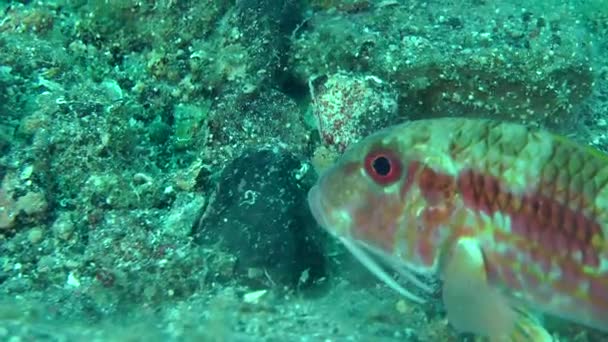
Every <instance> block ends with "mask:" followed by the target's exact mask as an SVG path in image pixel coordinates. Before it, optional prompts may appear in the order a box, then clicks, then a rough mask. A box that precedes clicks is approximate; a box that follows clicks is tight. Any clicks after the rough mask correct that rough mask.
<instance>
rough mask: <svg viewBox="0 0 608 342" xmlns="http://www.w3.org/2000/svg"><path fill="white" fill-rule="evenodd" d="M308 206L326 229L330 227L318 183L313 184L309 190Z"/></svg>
mask: <svg viewBox="0 0 608 342" xmlns="http://www.w3.org/2000/svg"><path fill="white" fill-rule="evenodd" d="M308 207H309V208H310V211H311V212H312V216H313V217H314V218H315V220H316V221H317V223H318V224H319V225H320V226H322V227H323V228H325V229H327V228H329V225H328V222H327V218H326V216H325V210H324V208H323V196H322V195H321V190H320V189H319V186H318V185H315V186H313V187H312V188H311V189H310V190H309V191H308Z"/></svg>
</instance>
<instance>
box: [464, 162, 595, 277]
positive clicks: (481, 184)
mask: <svg viewBox="0 0 608 342" xmlns="http://www.w3.org/2000/svg"><path fill="white" fill-rule="evenodd" d="M458 188H459V190H460V193H461V194H462V196H463V201H464V203H465V205H466V206H468V207H469V208H473V209H475V210H478V211H481V212H483V213H485V214H487V215H489V216H492V215H493V214H494V213H496V212H498V211H500V212H502V213H503V214H505V215H508V216H509V217H510V218H511V231H512V232H513V233H514V234H516V235H519V236H521V237H523V238H524V239H527V240H530V241H532V242H533V243H535V244H538V245H541V246H543V248H548V249H552V250H555V251H557V253H558V254H561V255H562V256H570V257H572V255H573V254H574V253H576V252H579V253H581V255H582V262H583V264H584V265H588V266H591V267H598V266H599V256H598V251H597V250H596V248H595V247H594V246H593V244H592V241H591V239H592V238H593V236H594V235H599V236H601V234H602V232H601V227H600V225H599V224H598V223H597V222H596V221H595V220H593V219H592V218H589V217H587V216H585V214H584V213H583V212H581V210H580V209H579V210H578V211H577V210H574V209H572V208H570V207H569V206H568V205H565V204H562V203H560V202H559V201H557V200H555V199H552V198H550V197H548V196H545V195H543V194H541V193H540V191H532V192H530V193H527V194H524V195H523V196H521V195H516V194H513V193H511V192H509V191H508V190H506V189H505V187H504V186H503V185H502V184H500V182H499V180H498V179H496V178H495V177H493V176H490V175H484V174H482V173H479V172H475V171H473V170H465V171H463V172H461V174H460V176H459V177H458ZM500 199H502V200H500Z"/></svg>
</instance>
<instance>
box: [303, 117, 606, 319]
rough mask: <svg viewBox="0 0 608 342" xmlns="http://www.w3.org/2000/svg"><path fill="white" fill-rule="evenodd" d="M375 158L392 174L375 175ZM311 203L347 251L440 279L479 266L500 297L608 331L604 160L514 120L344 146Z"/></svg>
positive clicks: (425, 129) (409, 128)
mask: <svg viewBox="0 0 608 342" xmlns="http://www.w3.org/2000/svg"><path fill="white" fill-rule="evenodd" d="M379 158H380V159H379ZM382 158H383V159H382ZM377 160H381V161H382V162H383V163H384V165H386V163H389V164H388V165H389V166H392V168H390V169H386V167H385V169H382V170H384V171H387V173H386V174H379V173H377V172H378V171H377V170H376V169H375V166H374V162H375V161H377ZM388 171H390V172H388ZM309 202H310V203H311V208H312V211H313V214H315V217H316V218H317V220H318V221H319V223H320V224H321V225H322V226H324V227H325V228H326V229H328V230H329V231H330V232H332V233H333V234H334V235H337V236H338V237H340V239H341V240H342V241H344V242H345V243H347V244H349V246H351V250H357V249H356V248H357V247H356V245H357V244H361V245H363V246H366V248H369V249H372V250H376V254H380V255H385V256H386V257H387V258H390V259H391V260H393V259H395V258H396V259H397V263H399V264H402V266H403V267H404V268H406V269H412V270H416V271H419V272H422V273H429V274H435V275H438V276H439V277H444V282H447V281H450V280H451V279H445V278H446V277H449V276H453V274H457V273H451V271H452V270H454V269H458V267H465V268H466V267H474V265H475V262H476V263H477V264H479V263H483V265H482V266H483V268H482V270H481V272H482V274H485V276H484V277H482V278H483V279H487V283H488V284H486V285H487V286H488V287H489V288H491V289H499V290H500V293H501V294H504V296H505V297H507V298H510V299H516V300H517V302H519V303H525V305H526V306H529V307H531V308H533V310H534V311H539V312H545V313H550V314H554V315H557V316H560V317H562V318H566V319H570V320H573V321H577V322H579V323H583V324H587V325H590V326H593V327H596V328H599V329H602V330H608V243H607V242H606V238H607V237H608V157H606V156H605V155H604V154H602V153H600V152H597V151H595V150H592V149H590V148H588V147H585V146H581V145H577V144H576V143H574V142H572V141H570V140H568V139H566V138H563V137H560V136H556V135H553V134H551V133H549V132H546V131H543V130H534V129H530V128H527V127H525V126H522V125H517V124H512V123H505V122H498V121H492V120H481V119H459V118H445V119H431V120H421V121H415V122H410V123H406V124H403V125H398V126H394V127H391V128H388V129H386V130H384V131H381V132H379V133H377V134H375V135H372V136H370V137H368V138H366V139H364V140H363V141H361V142H360V143H358V144H356V145H354V146H352V147H351V148H349V150H347V152H346V153H345V154H344V155H343V156H342V157H341V159H340V160H339V161H338V162H337V164H336V165H335V166H334V167H332V168H331V169H330V170H328V171H327V172H325V173H324V174H323V175H322V177H321V178H320V180H319V182H318V184H317V185H316V186H315V187H314V188H313V189H312V190H311V194H310V195H309ZM345 217H346V218H348V219H343V218H345ZM404 240H405V241H404ZM352 246H355V247H352ZM459 248H460V249H462V250H461V251H460V252H456V250H458V249H459ZM477 248H478V249H479V251H480V253H481V254H480V255H482V256H483V259H482V260H481V261H480V260H478V259H476V258H477V257H475V256H476V255H478V254H477V252H475V249H477ZM357 253H360V252H357ZM454 255H456V256H457V257H462V258H468V257H470V258H472V259H471V260H470V263H468V262H464V263H456V262H455V261H454V258H456V257H454ZM457 261H462V260H457ZM465 261H466V260H465ZM473 261H475V262H473ZM368 262H369V261H368ZM391 264H393V265H394V264H395V262H394V260H393V261H391ZM454 265H457V266H454ZM473 274H474V273H473ZM456 278H457V277H456ZM450 285H451V286H450V287H449V288H450V289H456V290H462V289H461V288H460V287H459V286H458V283H457V282H456V283H455V282H454V281H451V282H450ZM486 285H484V286H486ZM446 288H447V286H446ZM445 291H448V290H445ZM402 292H403V291H402ZM489 293H490V292H489ZM446 298H451V297H449V296H448V297H446ZM448 311H449V310H448ZM456 321H459V320H458V319H457V320H456ZM460 323H462V322H460ZM464 325H466V324H464V323H463V326H464ZM482 330H483V329H482Z"/></svg>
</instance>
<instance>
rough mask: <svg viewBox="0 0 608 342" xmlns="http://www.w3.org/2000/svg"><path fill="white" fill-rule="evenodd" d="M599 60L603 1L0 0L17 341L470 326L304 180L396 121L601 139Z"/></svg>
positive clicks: (570, 337) (5, 266) (317, 336)
mask: <svg viewBox="0 0 608 342" xmlns="http://www.w3.org/2000/svg"><path fill="white" fill-rule="evenodd" d="M606 61H608V3H606V1H605V0H588V1H582V0H568V1H557V0H555V1H549V0H545V1H530V0H517V1H484V0H466V1H449V0H437V1H408V0H378V1H371V0H309V1H306V0H205V1H195V0H156V1H155V0H125V1H119V0H98V1H83V0H53V1H0V304H1V305H0V340H11V339H24V340H50V341H55V340H67V341H80V340H86V339H91V340H100V341H123V340H149V341H172V340H175V341H182V340H185V341H190V340H193V341H200V340H203V341H300V340H302V341H305V340H306V341H308V340H325V341H341V340H353V341H372V340H373V341H470V340H472V339H473V336H472V335H470V334H468V333H462V332H461V331H462V330H458V329H456V328H455V326H454V324H453V322H450V321H449V320H448V319H447V318H446V315H447V314H446V307H445V305H444V304H445V303H444V298H442V294H441V292H440V291H435V292H433V293H431V294H430V295H429V298H427V300H426V301H425V303H424V304H420V303H416V301H415V300H412V298H408V297H404V296H402V295H400V294H399V293H396V292H395V291H393V289H391V288H390V286H386V285H385V284H384V283H383V282H381V281H378V280H377V279H376V278H375V277H374V275H373V274H371V273H370V272H369V271H368V270H367V269H366V267H364V266H362V265H361V264H360V263H359V260H357V257H353V256H352V255H351V253H350V252H349V250H348V249H347V248H345V246H343V244H341V243H340V242H339V241H337V240H336V239H334V238H333V237H332V236H331V235H330V234H328V233H327V232H326V231H325V230H323V229H322V228H321V227H320V226H319V224H318V223H317V222H316V220H315V218H314V217H313V214H312V213H311V212H310V209H309V207H308V203H307V193H308V191H309V189H310V188H311V187H312V186H313V185H314V184H315V183H316V182H317V181H318V177H319V175H320V174H322V173H323V172H325V171H326V170H328V169H329V168H331V167H332V165H334V163H335V161H336V160H337V158H339V157H340V156H341V155H342V154H343V153H344V151H346V150H347V149H348V148H349V147H350V146H354V145H356V144H357V143H358V142H359V141H360V140H361V139H363V138H364V137H366V136H368V135H369V134H371V133H373V132H375V131H377V130H379V129H382V128H385V127H390V126H393V125H395V124H397V123H401V122H414V121H417V120H426V119H436V118H440V117H448V118H452V119H455V118H458V119H459V120H461V119H464V118H485V119H492V120H497V121H500V122H514V123H516V124H520V125H522V127H530V128H538V127H542V128H545V129H548V130H550V131H552V132H554V133H556V134H560V135H562V136H566V137H567V139H570V140H572V141H575V142H576V143H577V144H580V145H581V146H584V145H591V146H592V147H593V148H595V149H597V150H600V151H608V135H607V134H606V129H607V127H608V66H607V63H606ZM564 139H566V138H564ZM388 271H390V268H389V269H388ZM388 271H386V272H388ZM389 273H390V272H389ZM391 275H392V273H391ZM397 278H399V277H397ZM401 278H403V275H401ZM397 281H398V282H400V280H399V279H398V280H397ZM399 286H402V285H399ZM437 286H438V288H440V284H437ZM407 290H408V291H416V290H413V289H410V288H409V287H408V288H407ZM532 309H533V308H532ZM448 311H449V310H448ZM583 323H584V322H583ZM543 324H544V326H545V328H546V329H547V331H548V332H549V333H550V334H551V335H552V336H553V338H554V339H555V340H558V341H600V340H602V339H608V335H606V334H605V333H602V332H600V331H598V330H594V329H593V328H589V327H587V326H585V325H578V324H576V323H573V322H570V321H567V320H562V319H559V318H556V317H553V316H547V317H544V318H543Z"/></svg>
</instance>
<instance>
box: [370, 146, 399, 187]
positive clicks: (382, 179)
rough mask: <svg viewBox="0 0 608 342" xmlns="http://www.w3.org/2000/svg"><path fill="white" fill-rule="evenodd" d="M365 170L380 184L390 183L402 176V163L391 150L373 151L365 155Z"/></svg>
mask: <svg viewBox="0 0 608 342" xmlns="http://www.w3.org/2000/svg"><path fill="white" fill-rule="evenodd" d="M365 171H366V172H367V174H368V175H369V176H370V177H371V178H372V179H373V180H374V182H376V183H377V184H380V185H389V184H392V183H394V182H396V181H397V180H399V178H401V163H400V162H399V159H398V158H396V156H395V155H394V154H393V153H391V152H390V151H372V152H370V153H369V154H368V155H367V156H366V157H365Z"/></svg>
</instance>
